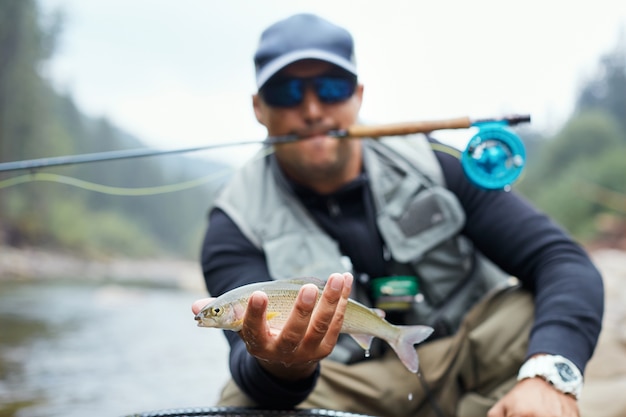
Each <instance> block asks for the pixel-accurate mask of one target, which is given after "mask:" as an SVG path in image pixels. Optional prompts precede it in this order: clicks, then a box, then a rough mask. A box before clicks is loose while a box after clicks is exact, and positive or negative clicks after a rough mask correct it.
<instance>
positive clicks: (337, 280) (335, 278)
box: [329, 274, 343, 290]
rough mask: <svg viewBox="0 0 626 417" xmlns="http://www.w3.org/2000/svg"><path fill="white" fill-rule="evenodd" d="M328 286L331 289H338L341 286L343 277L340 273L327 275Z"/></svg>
mask: <svg viewBox="0 0 626 417" xmlns="http://www.w3.org/2000/svg"><path fill="white" fill-rule="evenodd" d="M329 281H330V288H332V289H333V290H340V289H341V287H343V277H342V276H341V275H334V274H333V275H331V276H330V277H329Z"/></svg>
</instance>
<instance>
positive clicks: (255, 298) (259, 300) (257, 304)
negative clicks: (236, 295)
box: [250, 292, 263, 308]
mask: <svg viewBox="0 0 626 417" xmlns="http://www.w3.org/2000/svg"><path fill="white" fill-rule="evenodd" d="M250 298H251V300H250V302H251V303H252V307H254V308H261V307H263V297H262V296H261V295H259V294H256V292H254V293H252V295H251V296H250Z"/></svg>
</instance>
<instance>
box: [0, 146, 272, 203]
mask: <svg viewBox="0 0 626 417" xmlns="http://www.w3.org/2000/svg"><path fill="white" fill-rule="evenodd" d="M272 152H273V149H271V148H266V149H265V150H263V151H262V152H259V153H257V155H255V156H254V157H253V158H252V159H253V160H254V159H258V158H264V157H265V156H267V155H269V154H271V153H272ZM234 169H235V168H232V167H231V168H224V169H221V170H219V171H217V172H214V173H212V174H210V175H206V176H203V177H200V178H195V179H192V180H188V181H182V182H179V183H174V184H168V185H159V186H153V187H116V186H110V185H104V184H98V183H95V182H90V181H85V180H81V179H79V178H76V177H70V176H67V175H60V174H53V173H49V172H33V173H30V174H25V175H20V176H17V177H12V178H8V179H6V180H0V190H1V189H3V188H8V187H12V186H15V185H19V184H25V183H29V182H38V181H43V182H53V183H57V184H65V185H69V186H72V187H76V188H82V189H83V190H87V191H93V192H96V193H101V194H108V195H116V196H131V197H138V196H147V195H157V194H167V193H174V192H178V191H183V190H188V189H191V188H195V187H199V186H201V185H204V184H207V183H209V182H211V181H215V180H217V179H219V178H220V177H225V176H226V175H228V174H230V173H232V172H233V171H234Z"/></svg>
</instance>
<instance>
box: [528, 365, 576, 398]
mask: <svg viewBox="0 0 626 417" xmlns="http://www.w3.org/2000/svg"><path fill="white" fill-rule="evenodd" d="M534 377H540V378H543V379H544V380H546V381H547V382H549V383H550V384H552V385H553V386H554V388H556V389H557V390H559V391H561V392H562V393H564V394H570V395H572V396H573V397H574V398H576V399H578V397H579V396H580V392H581V391H582V387H583V376H582V373H581V372H580V370H579V369H578V367H577V366H576V365H574V363H573V362H572V361H570V360H569V359H567V358H565V357H563V356H561V355H537V356H533V357H532V358H530V359H528V360H527V361H526V362H524V364H523V365H522V367H521V368H520V370H519V373H518V375H517V380H518V381H521V380H523V379H527V378H534Z"/></svg>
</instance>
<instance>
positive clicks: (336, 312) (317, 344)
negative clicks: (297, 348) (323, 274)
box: [300, 273, 353, 359]
mask: <svg viewBox="0 0 626 417" xmlns="http://www.w3.org/2000/svg"><path fill="white" fill-rule="evenodd" d="M352 280H353V279H352V275H351V274H348V273H346V274H332V275H331V276H330V277H329V278H328V281H327V282H326V286H325V287H324V291H323V292H322V296H321V298H320V301H319V303H318V304H317V306H316V307H315V309H314V311H313V314H312V317H311V320H310V323H309V326H308V329H307V333H306V334H305V335H304V338H303V339H302V340H301V342H300V345H301V347H302V348H303V349H310V350H311V351H313V350H316V351H317V355H318V357H317V358H316V359H320V358H322V357H325V356H327V355H329V354H330V352H331V351H332V349H333V347H334V346H335V344H336V343H337V338H338V337H339V333H340V331H341V326H342V324H343V318H344V316H345V309H346V305H347V303H348V297H349V296H350V291H351V288H352Z"/></svg>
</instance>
